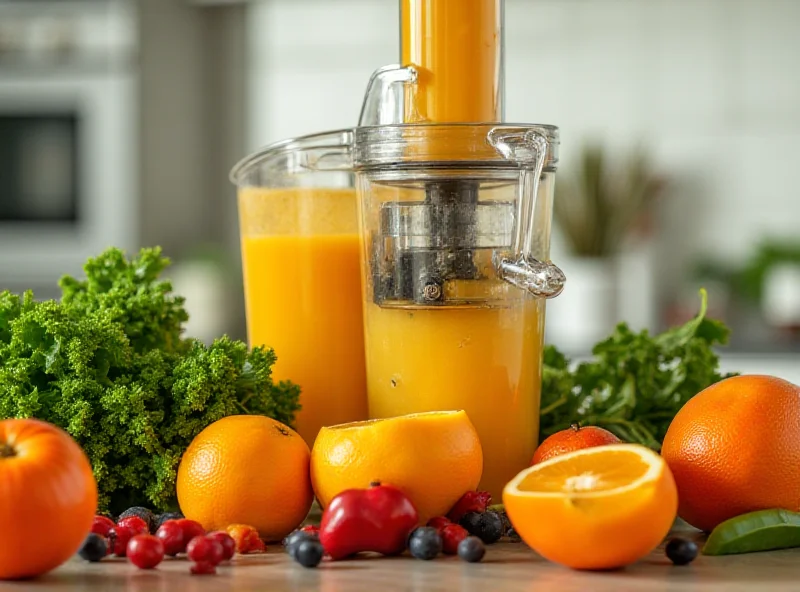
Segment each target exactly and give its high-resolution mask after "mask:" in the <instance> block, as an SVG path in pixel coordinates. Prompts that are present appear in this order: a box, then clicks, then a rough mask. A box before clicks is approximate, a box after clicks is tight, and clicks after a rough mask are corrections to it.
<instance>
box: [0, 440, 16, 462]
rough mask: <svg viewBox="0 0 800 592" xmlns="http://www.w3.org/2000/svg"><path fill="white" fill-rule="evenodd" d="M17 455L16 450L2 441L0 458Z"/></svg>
mask: <svg viewBox="0 0 800 592" xmlns="http://www.w3.org/2000/svg"><path fill="white" fill-rule="evenodd" d="M12 456H17V451H16V450H14V448H13V447H12V446H11V445H10V444H6V443H5V442H3V443H2V444H0V458H10V457H12Z"/></svg>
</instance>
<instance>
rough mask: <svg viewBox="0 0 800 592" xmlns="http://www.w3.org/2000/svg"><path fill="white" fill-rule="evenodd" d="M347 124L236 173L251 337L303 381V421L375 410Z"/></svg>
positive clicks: (310, 425)
mask: <svg viewBox="0 0 800 592" xmlns="http://www.w3.org/2000/svg"><path fill="white" fill-rule="evenodd" d="M349 142H350V132H349V131H337V132H327V133H323V134H315V135H313V136H305V137H302V138H298V139H294V140H287V141H283V142H280V143H277V144H273V145H271V146H268V147H267V148H265V149H263V150H261V151H259V152H257V153H256V154H253V155H251V156H249V157H247V158H245V159H244V160H242V161H241V162H240V163H239V164H237V165H236V166H235V167H234V169H233V171H232V172H231V179H232V181H233V182H234V183H235V184H236V185H237V188H238V191H237V194H238V205H239V227H240V234H241V248H242V264H243V270H244V292H245V309H246V315H247V333H248V341H249V343H250V345H251V346H255V345H266V346H269V347H272V348H273V349H274V350H275V353H276V354H277V357H278V361H277V362H276V364H275V368H274V371H273V376H274V377H275V378H276V379H279V380H291V381H292V382H294V383H295V384H298V385H300V388H301V394H300V404H301V405H302V409H301V410H300V412H299V413H298V415H297V421H296V427H297V431H298V432H299V433H300V435H301V436H302V437H303V438H304V439H305V440H306V442H307V443H308V445H309V446H311V445H313V443H314V439H315V438H316V436H317V433H318V432H319V429H320V428H321V427H322V426H329V425H335V424H339V423H344V422H349V421H359V420H363V419H366V418H367V398H366V374H365V368H364V337H363V324H362V322H363V321H362V297H361V274H360V270H359V265H360V262H359V259H360V255H359V240H358V216H357V205H356V192H355V189H354V187H353V175H352V173H351V172H350V171H348V170H344V171H338V170H328V171H324V172H323V171H319V170H317V169H316V167H315V163H317V162H319V161H335V160H336V159H337V158H340V157H342V155H344V154H346V153H347V150H348V148H349Z"/></svg>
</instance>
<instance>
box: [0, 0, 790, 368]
mask: <svg viewBox="0 0 800 592" xmlns="http://www.w3.org/2000/svg"><path fill="white" fill-rule="evenodd" d="M453 1H456V0H453ZM398 16H399V15H398V3H397V0H336V1H332V0H251V1H224V0H217V1H215V0H205V1H201V0H194V1H192V0H139V1H135V0H94V1H92V0H84V1H67V0H62V1H57V0H49V1H45V0H17V1H12V0H0V289H12V290H21V289H25V288H32V289H34V291H35V293H36V294H37V295H39V296H40V297H53V296H54V295H56V294H57V289H56V287H55V284H56V281H57V280H58V277H59V276H60V275H61V274H63V273H73V274H75V273H79V272H80V265H81V263H82V262H83V261H84V260H85V259H86V257H87V256H90V255H92V254H97V253H99V252H100V251H101V250H102V249H103V248H105V247H106V246H108V245H118V246H120V247H124V248H126V249H128V250H133V249H136V248H138V247H139V246H149V245H161V246H162V247H163V248H164V251H165V252H166V254H167V255H169V256H170V257H171V258H172V259H173V261H174V262H175V265H174V267H173V268H172V270H171V275H172V278H173V280H174V282H175V284H176V289H177V290H178V291H180V292H182V293H184V294H185V295H186V296H187V299H188V307H189V309H190V312H191V313H192V321H191V323H190V331H191V332H192V333H194V334H195V335H197V336H200V337H204V338H207V337H209V336H212V335H217V334H220V333H222V332H228V333H230V334H232V335H234V336H236V337H239V338H244V333H245V330H244V312H243V297H242V291H241V278H240V274H241V271H240V262H239V251H238V249H239V246H238V240H239V239H238V229H237V213H236V203H235V191H234V189H233V187H232V186H231V185H230V183H229V181H228V177H227V175H228V171H229V169H230V168H231V166H232V165H233V164H234V163H235V162H236V161H237V160H238V159H239V158H240V157H242V156H244V155H245V154H247V153H249V152H251V151H253V150H254V149H256V148H258V147H260V146H263V145H264V144H267V143H269V142H272V141H275V140H279V139H283V138H287V137H291V136H297V135H302V134H306V133H310V132H315V131H324V130H331V129H336V128H340V127H348V126H352V125H353V124H354V123H355V122H356V120H357V117H358V113H359V109H360V106H361V98H362V95H363V92H364V89H365V85H366V82H367V79H368V77H369V75H370V73H371V72H372V71H373V70H375V69H376V68H377V67H379V66H382V65H385V64H391V63H395V62H397V61H398V58H399V22H398ZM505 22H506V119H507V120H508V121H519V122H541V123H552V124H556V125H558V126H560V128H561V133H562V136H561V138H562V149H561V157H562V159H561V165H560V168H559V173H558V177H559V181H558V185H557V190H556V201H557V202H558V205H559V207H558V208H557V212H556V227H557V236H556V237H555V238H554V242H553V248H552V258H553V260H554V261H555V262H557V263H558V264H559V265H560V266H561V267H562V268H563V269H564V270H565V272H566V274H567V276H568V284H567V288H566V289H565V292H564V294H563V295H562V296H560V297H559V298H557V299H556V300H554V301H552V302H551V303H549V304H548V341H550V342H552V343H555V344H557V345H559V346H561V347H562V348H563V349H565V350H567V351H569V352H571V353H572V354H574V355H578V356H580V355H583V354H586V353H587V352H588V350H589V349H590V347H591V345H592V344H593V343H595V342H596V341H597V340H598V339H600V338H602V337H604V336H605V335H607V334H608V333H609V332H610V331H611V329H612V328H613V326H614V324H615V323H616V322H617V321H621V320H626V321H628V322H629V323H630V324H631V325H632V326H633V327H635V328H637V329H639V328H647V329H649V330H651V331H659V330H662V329H663V328H665V327H667V326H669V325H671V324H674V323H678V322H682V321H684V320H686V319H687V318H688V317H689V316H691V315H693V314H694V313H695V312H696V310H697V308H698V305H699V302H700V300H699V296H698V290H699V289H700V288H701V287H705V288H706V289H707V290H708V292H709V304H710V311H711V314H712V315H713V316H715V317H718V318H721V319H723V320H724V321H725V322H726V323H728V324H729V325H730V326H731V327H732V329H733V339H732V341H731V345H730V347H729V348H727V349H726V351H725V354H724V361H725V364H726V366H729V367H731V368H734V369H737V370H741V371H746V372H747V371H761V372H771V373H775V374H779V375H782V376H784V377H786V378H789V379H793V380H795V381H798V382H800V375H799V374H800V193H798V191H799V190H798V182H797V172H798V170H800V167H799V166H798V163H800V67H798V62H797V60H798V56H800V1H798V0H506V20H505Z"/></svg>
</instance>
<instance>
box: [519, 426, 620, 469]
mask: <svg viewBox="0 0 800 592" xmlns="http://www.w3.org/2000/svg"><path fill="white" fill-rule="evenodd" d="M619 442H620V439H619V438H617V437H616V436H615V435H614V434H612V433H611V432H609V431H608V430H604V429H603V428H598V427H596V426H586V427H581V426H580V425H578V424H577V423H574V424H572V425H571V426H570V427H568V428H567V429H565V430H561V431H559V432H556V433H555V434H551V435H550V436H548V437H547V438H545V439H544V442H542V443H541V444H539V447H538V448H537V449H536V452H535V453H534V454H533V460H532V461H531V464H532V465H536V464H539V463H540V462H544V461H546V460H547V459H549V458H553V457H554V456H558V455H559V454H564V453H565V452H572V451H573V450H581V449H583V448H591V447H592V446H605V445H606V444H619Z"/></svg>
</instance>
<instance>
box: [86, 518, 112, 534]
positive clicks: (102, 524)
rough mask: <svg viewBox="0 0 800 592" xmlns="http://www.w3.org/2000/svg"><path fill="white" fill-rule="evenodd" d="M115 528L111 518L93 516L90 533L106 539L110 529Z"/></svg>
mask: <svg viewBox="0 0 800 592" xmlns="http://www.w3.org/2000/svg"><path fill="white" fill-rule="evenodd" d="M115 526H116V524H114V521H113V520H112V519H111V518H107V517H106V516H95V517H94V520H93V521H92V529H91V532H93V533H95V534H99V535H100V536H101V537H105V538H108V533H109V532H111V529H112V528H114V527H115Z"/></svg>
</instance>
